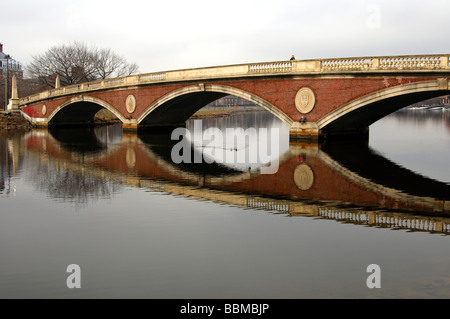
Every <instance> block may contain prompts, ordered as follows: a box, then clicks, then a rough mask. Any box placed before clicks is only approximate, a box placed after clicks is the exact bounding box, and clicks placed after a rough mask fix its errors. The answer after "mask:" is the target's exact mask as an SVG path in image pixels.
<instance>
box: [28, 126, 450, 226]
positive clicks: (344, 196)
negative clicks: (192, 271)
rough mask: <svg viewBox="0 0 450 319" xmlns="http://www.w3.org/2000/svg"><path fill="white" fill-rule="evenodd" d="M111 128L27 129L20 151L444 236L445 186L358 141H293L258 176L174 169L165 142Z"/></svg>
mask: <svg viewBox="0 0 450 319" xmlns="http://www.w3.org/2000/svg"><path fill="white" fill-rule="evenodd" d="M114 130H115V129H114V127H109V128H91V129H88V128H85V129H78V131H75V130H74V131H71V133H70V134H68V131H67V130H64V133H61V131H58V130H50V131H31V132H29V133H28V134H27V135H26V136H25V137H24V139H23V145H24V149H25V150H26V152H27V155H28V156H33V157H34V158H35V159H37V160H38V161H39V162H40V163H42V164H44V165H49V166H54V167H56V168H57V170H62V171H67V172H75V174H77V173H78V175H80V176H89V178H90V179H92V178H96V179H98V180H99V181H100V184H102V183H103V184H104V183H105V181H106V180H108V181H113V182H114V183H118V184H125V185H131V186H134V187H140V188H145V189H146V190H148V191H151V192H161V193H165V194H171V195H177V196H185V197H190V198H195V199H200V200H207V201H212V202H217V203H221V204H226V205H232V206H239V207H244V208H248V209H256V210H263V211H269V212H272V213H275V214H284V215H286V216H291V217H294V216H305V217H313V218H318V219H326V220H329V219H331V220H336V221H339V222H343V223H352V224H356V225H363V226H371V227H382V228H390V229H405V230H409V231H424V232H429V233H440V234H448V233H450V218H449V217H448V213H450V198H449V197H450V185H447V184H445V183H441V182H438V181H435V180H432V179H428V178H426V177H423V176H420V175H418V174H416V173H413V172H411V171H408V170H407V169H404V168H402V167H399V166H398V165H396V164H394V163H392V162H390V161H389V160H387V159H385V158H383V157H382V156H380V155H378V154H375V153H373V152H372V151H371V150H370V149H369V148H368V146H367V144H364V143H360V144H353V145H349V144H335V143H334V144H324V145H320V146H319V145H317V144H292V143H291V144H290V146H289V150H288V151H287V152H286V153H285V154H283V155H282V156H281V157H280V163H279V170H278V172H277V173H276V174H271V175H263V174H260V173H259V170H258V169H255V170H251V171H240V170H237V169H234V168H230V167H225V166H223V165H218V164H214V163H213V164H191V165H184V166H180V165H176V164H174V163H172V162H171V159H170V156H168V154H170V149H171V147H172V145H173V143H174V141H171V140H170V137H168V136H161V135H159V136H158V135H142V134H139V135H136V134H129V135H127V134H123V135H122V133H121V132H120V134H118V132H115V131H114ZM72 136H77V139H76V143H75V142H73V139H72ZM361 163H363V164H364V165H361ZM366 168H369V169H366ZM43 178H45V177H43ZM101 181H103V182H101ZM74 187H76V186H74ZM49 195H50V196H51V195H52V194H49Z"/></svg>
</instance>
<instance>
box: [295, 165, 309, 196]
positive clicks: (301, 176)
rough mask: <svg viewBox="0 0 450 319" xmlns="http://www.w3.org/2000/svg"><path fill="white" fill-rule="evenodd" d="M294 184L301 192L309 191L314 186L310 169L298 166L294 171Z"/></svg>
mask: <svg viewBox="0 0 450 319" xmlns="http://www.w3.org/2000/svg"><path fill="white" fill-rule="evenodd" d="M294 182H295V185H297V187H298V188H300V189H301V190H303V191H306V190H308V189H310V188H311V187H312V186H313V184H314V173H313V170H312V169H311V167H309V166H308V165H306V164H300V165H299V166H297V168H296V169H295V171H294Z"/></svg>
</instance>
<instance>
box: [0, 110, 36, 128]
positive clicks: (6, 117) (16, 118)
mask: <svg viewBox="0 0 450 319" xmlns="http://www.w3.org/2000/svg"><path fill="white" fill-rule="evenodd" d="M31 128H32V125H31V124H30V123H29V122H28V121H27V120H26V119H24V118H23V117H22V115H21V114H20V113H7V112H0V130H29V129H31Z"/></svg>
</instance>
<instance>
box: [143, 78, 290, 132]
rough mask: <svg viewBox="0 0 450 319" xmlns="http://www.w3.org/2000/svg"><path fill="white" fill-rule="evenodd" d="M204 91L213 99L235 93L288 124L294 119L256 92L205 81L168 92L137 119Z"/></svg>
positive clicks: (144, 117)
mask: <svg viewBox="0 0 450 319" xmlns="http://www.w3.org/2000/svg"><path fill="white" fill-rule="evenodd" d="M204 93H207V94H208V93H210V94H211V99H212V101H214V100H216V99H217V98H219V97H222V96H226V95H234V96H237V97H241V98H243V99H246V100H248V101H251V102H253V103H255V104H256V105H258V106H260V107H262V108H264V109H265V110H267V111H269V112H270V113H272V114H273V115H274V116H276V117H277V118H279V119H280V120H281V121H283V122H284V123H286V124H287V125H288V126H291V125H292V123H293V120H292V119H291V118H290V117H289V116H288V115H286V114H285V113H283V112H282V111H281V110H279V109H278V108H277V107H275V106H273V105H272V104H270V103H269V102H267V101H265V100H264V99H262V98H260V97H258V96H256V95H254V94H251V93H249V92H246V91H243V90H240V89H236V88H233V87H229V86H224V85H217V84H203V83H201V84H198V85H192V86H188V87H185V88H182V89H179V90H175V91H173V92H171V93H169V94H166V95H165V96H163V97H162V98H160V99H158V100H157V101H155V102H154V103H152V104H151V105H150V106H149V107H148V108H147V109H146V110H145V111H144V113H142V115H141V116H140V117H139V118H138V119H137V123H138V124H141V123H142V122H143V121H144V120H145V119H146V118H147V117H148V116H149V115H150V114H151V113H152V112H154V111H155V110H157V109H158V108H159V107H161V106H163V105H165V104H167V103H170V102H171V101H174V100H175V99H177V98H181V97H183V96H186V95H195V94H204ZM205 105H206V104H205ZM203 106H204V105H203ZM192 114H193V113H192ZM192 114H191V115H192Z"/></svg>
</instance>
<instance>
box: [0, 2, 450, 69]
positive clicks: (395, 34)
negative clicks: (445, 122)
mask: <svg viewBox="0 0 450 319" xmlns="http://www.w3.org/2000/svg"><path fill="white" fill-rule="evenodd" d="M3 9H4V10H5V12H13V13H17V14H11V15H5V16H4V18H2V21H1V27H2V38H1V39H0V42H2V43H4V45H5V50H7V51H8V53H10V54H12V55H13V56H15V57H16V58H17V59H18V60H20V61H21V62H22V63H25V64H26V63H27V62H29V61H30V60H31V56H32V55H33V54H37V53H43V52H45V51H46V50H47V49H48V48H49V47H51V46H53V45H58V44H62V43H71V42H73V41H75V40H76V41H83V42H86V43H87V44H90V45H96V46H99V47H106V48H112V49H113V50H114V51H115V52H117V53H118V54H121V55H124V56H125V57H126V58H127V59H128V60H130V61H133V62H137V63H138V64H139V66H140V70H141V71H142V72H153V71H159V70H166V69H167V70H168V69H178V68H190V67H201V66H210V65H222V64H236V63H247V62H260V61H273V60H284V59H288V58H289V57H290V56H291V54H295V55H296V57H297V58H322V57H340V56H361V55H364V56H366V55H393V54H422V53H434V52H437V53H448V47H446V39H448V38H449V36H450V31H449V28H448V27H447V25H446V24H447V22H446V21H447V17H446V15H448V12H450V2H448V1H446V0H429V1H427V2H423V1H418V0H408V1H406V0H396V1H390V0H389V1H388V0H373V1H372V0H340V1H335V0H314V1H310V0H302V1H300V0H278V1H267V0H228V1H216V0H192V1H184V0H183V1H181V0H167V1H140V0H128V1H126V2H123V1H117V0H109V1H105V0H89V1H87V0H79V1H69V0H59V1H56V0H42V1H39V2H37V1H32V0H16V1H10V2H6V3H5V4H3V7H2V11H3Z"/></svg>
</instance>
